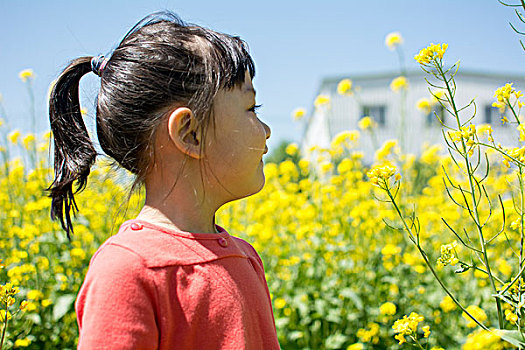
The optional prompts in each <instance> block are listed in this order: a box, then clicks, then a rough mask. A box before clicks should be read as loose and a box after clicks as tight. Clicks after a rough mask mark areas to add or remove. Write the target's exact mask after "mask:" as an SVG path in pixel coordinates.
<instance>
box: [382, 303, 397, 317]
mask: <svg viewBox="0 0 525 350" xmlns="http://www.w3.org/2000/svg"><path fill="white" fill-rule="evenodd" d="M396 310H397V309H396V305H395V304H394V303H391V302H386V303H384V304H383V305H381V306H380V307H379V312H380V313H381V315H388V316H392V315H395V313H396Z"/></svg>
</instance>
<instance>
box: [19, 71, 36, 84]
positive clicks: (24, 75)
mask: <svg viewBox="0 0 525 350" xmlns="http://www.w3.org/2000/svg"><path fill="white" fill-rule="evenodd" d="M18 76H19V77H20V79H21V80H22V81H23V82H24V83H25V82H26V81H28V80H29V79H32V78H33V77H34V76H35V74H34V73H33V70H32V69H24V70H23V71H21V72H20V73H18Z"/></svg>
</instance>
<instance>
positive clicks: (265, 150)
mask: <svg viewBox="0 0 525 350" xmlns="http://www.w3.org/2000/svg"><path fill="white" fill-rule="evenodd" d="M266 153H268V146H266V145H265V146H264V153H263V154H266Z"/></svg>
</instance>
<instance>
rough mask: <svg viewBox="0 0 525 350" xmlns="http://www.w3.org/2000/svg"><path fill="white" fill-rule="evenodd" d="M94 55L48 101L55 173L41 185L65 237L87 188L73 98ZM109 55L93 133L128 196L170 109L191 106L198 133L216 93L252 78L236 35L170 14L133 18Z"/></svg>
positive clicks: (87, 154)
mask: <svg viewBox="0 0 525 350" xmlns="http://www.w3.org/2000/svg"><path fill="white" fill-rule="evenodd" d="M92 60H94V61H99V60H97V58H95V57H92V56H87V57H80V58H77V59H75V60H73V61H71V62H70V63H69V65H68V66H67V67H66V68H65V69H64V71H63V72H62V73H61V74H60V76H59V77H58V79H57V81H56V83H55V85H54V87H53V89H52V91H51V96H50V101H49V120H50V124H51V130H52V134H53V139H54V175H55V178H54V181H53V183H52V184H51V185H50V186H49V188H48V189H47V191H49V192H50V194H49V196H50V197H51V198H52V204H51V219H52V220H59V221H60V224H61V226H62V228H63V229H64V230H65V231H66V234H67V237H68V238H69V239H70V234H72V233H73V225H72V222H71V212H72V213H73V215H75V214H76V213H77V212H78V206H77V204H76V202H75V198H74V194H76V193H78V192H80V191H82V190H83V189H84V188H85V187H86V184H87V178H88V175H89V173H90V169H91V166H92V165H93V164H94V163H95V160H96V157H97V152H96V150H95V148H94V146H93V143H92V142H91V140H90V137H89V134H88V131H87V129H86V126H85V124H84V121H83V120H82V114H81V112H80V102H79V82H80V79H81V78H82V77H83V76H84V75H85V74H86V73H88V72H91V71H98V69H99V67H100V62H97V64H94V67H93V68H92ZM107 60H108V61H107V62H106V64H105V66H104V68H103V70H102V71H101V72H100V76H101V83H100V90H99V92H98V96H97V99H96V131H97V138H98V142H99V144H100V147H101V148H102V150H103V151H104V153H105V154H107V155H108V156H110V157H111V158H113V159H114V161H115V162H116V165H118V166H120V167H123V168H124V169H127V170H128V171H130V172H131V173H132V174H134V175H135V180H134V182H133V184H132V187H131V191H130V193H131V192H132V191H133V190H134V189H136V188H137V187H139V186H141V185H142V184H143V183H144V180H145V178H146V175H147V174H148V172H149V170H150V169H151V166H152V165H153V161H154V140H155V135H156V130H157V127H158V125H159V124H160V122H161V121H162V120H163V118H164V117H165V116H166V115H167V114H168V113H169V112H170V111H171V110H172V109H173V108H174V107H176V106H180V105H184V106H187V107H188V108H190V109H191V110H192V111H193V114H194V116H195V118H196V119H197V122H198V130H199V131H198V132H199V133H201V136H204V135H205V134H206V130H207V128H208V126H209V124H210V122H211V123H214V120H213V114H212V106H213V99H214V97H215V96H216V94H217V92H218V91H219V90H220V89H231V88H233V87H234V86H236V85H238V84H242V82H244V79H245V72H246V71H248V72H249V74H250V76H251V78H252V79H253V77H254V75H255V66H254V62H253V60H252V58H251V56H250V54H249V52H248V48H247V45H246V43H245V42H244V41H242V40H241V39H240V38H239V37H235V36H230V35H226V34H222V33H218V32H215V31H212V30H210V29H207V28H203V27H201V26H197V25H191V24H187V23H185V22H183V21H182V20H181V19H180V18H179V17H178V16H177V15H175V14H174V13H172V12H169V11H162V12H156V13H153V14H151V15H148V16H147V17H145V18H144V19H142V20H141V21H139V22H138V23H137V24H136V25H135V26H134V27H133V28H132V29H131V30H130V31H129V32H128V33H127V34H126V35H125V37H124V38H123V39H122V41H121V42H120V44H119V45H118V47H116V48H115V49H114V50H113V52H112V54H111V56H110V57H108V58H107ZM203 144H204V143H201V145H200V151H201V152H203V151H204V149H203V147H204V146H203ZM75 181H76V182H77V185H76V186H77V187H76V190H75V191H73V183H74V182H75Z"/></svg>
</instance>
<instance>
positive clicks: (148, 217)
mask: <svg viewBox="0 0 525 350" xmlns="http://www.w3.org/2000/svg"><path fill="white" fill-rule="evenodd" d="M137 219H140V220H144V221H147V222H150V223H152V224H155V225H157V226H162V227H166V228H169V229H175V230H179V231H185V232H193V233H218V230H217V229H216V227H215V215H212V216H211V218H210V217H207V219H205V218H198V219H197V218H196V217H194V216H193V215H189V216H188V215H184V213H180V212H177V213H170V212H169V211H166V210H164V211H163V210H162V209H160V208H158V207H155V206H152V205H149V204H145V205H144V207H142V210H141V211H140V213H139V215H138V216H137Z"/></svg>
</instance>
